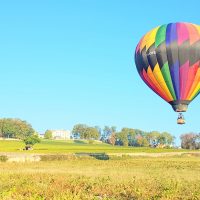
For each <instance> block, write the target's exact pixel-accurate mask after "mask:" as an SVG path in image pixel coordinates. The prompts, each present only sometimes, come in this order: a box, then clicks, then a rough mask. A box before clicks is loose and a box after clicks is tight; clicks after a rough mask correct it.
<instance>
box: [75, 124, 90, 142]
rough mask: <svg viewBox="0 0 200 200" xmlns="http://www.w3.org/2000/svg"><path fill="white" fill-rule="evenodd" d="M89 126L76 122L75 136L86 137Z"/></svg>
mask: <svg viewBox="0 0 200 200" xmlns="http://www.w3.org/2000/svg"><path fill="white" fill-rule="evenodd" d="M87 127H88V126H87V125H85V124H76V125H74V127H73V130H72V134H73V135H74V138H79V137H80V138H81V139H84V131H85V129H86V128H87Z"/></svg>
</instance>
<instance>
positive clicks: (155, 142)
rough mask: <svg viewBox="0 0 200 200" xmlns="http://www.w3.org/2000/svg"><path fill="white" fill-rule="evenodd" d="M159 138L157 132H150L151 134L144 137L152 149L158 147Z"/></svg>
mask: <svg viewBox="0 0 200 200" xmlns="http://www.w3.org/2000/svg"><path fill="white" fill-rule="evenodd" d="M159 137H160V133H159V132H158V131H152V132H150V133H148V134H147V136H146V138H147V140H148V142H149V144H150V145H151V146H153V147H156V146H158V144H159Z"/></svg>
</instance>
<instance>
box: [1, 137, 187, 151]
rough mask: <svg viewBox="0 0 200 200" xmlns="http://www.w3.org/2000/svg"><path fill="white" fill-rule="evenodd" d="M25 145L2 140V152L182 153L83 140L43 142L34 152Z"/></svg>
mask: <svg viewBox="0 0 200 200" xmlns="http://www.w3.org/2000/svg"><path fill="white" fill-rule="evenodd" d="M23 148H24V143H23V142H22V141H8V140H0V152H19V153H20V152H23V153H24V152H26V153H78V152H92V153H95V152H99V153H100V152H101V153H102V152H105V153H136V152H147V153H159V152H180V151H185V150H182V149H158V148H144V147H121V146H111V145H109V144H104V143H103V144H101V143H100V144H99V143H96V144H88V142H87V141H84V140H83V141H82V140H77V141H73V140H68V141H58V140H42V142H41V143H40V144H36V145H35V146H34V150H32V151H23Z"/></svg>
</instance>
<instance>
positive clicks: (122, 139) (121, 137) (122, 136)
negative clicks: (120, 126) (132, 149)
mask: <svg viewBox="0 0 200 200" xmlns="http://www.w3.org/2000/svg"><path fill="white" fill-rule="evenodd" d="M116 136H117V140H118V142H119V144H120V145H122V146H128V135H127V133H126V132H125V131H121V132H118V133H117V134H116Z"/></svg>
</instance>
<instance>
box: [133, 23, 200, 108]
mask: <svg viewBox="0 0 200 200" xmlns="http://www.w3.org/2000/svg"><path fill="white" fill-rule="evenodd" d="M135 63H136V66H137V70H138V73H139V74H140V77H141V78H142V80H143V81H144V82H145V83H146V84H147V85H148V86H149V87H150V88H151V89H152V90H153V91H154V92H155V93H156V94H158V95H159V96H160V97H162V98H163V99H164V100H165V101H167V102H168V103H169V104H171V105H172V107H173V109H174V110H175V111H176V112H184V111H186V110H187V106H188V104H189V103H190V102H191V101H192V100H193V99H194V98H195V97H196V96H197V95H198V94H199V92H200V26H198V25H195V24H191V23H182V22H181V23H170V24H165V25H162V26H158V27H156V28H154V29H153V30H151V31H149V32H148V33H147V34H146V35H144V36H143V37H142V39H141V40H140V42H139V43H138V45H137V47H136V50H135Z"/></svg>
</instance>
